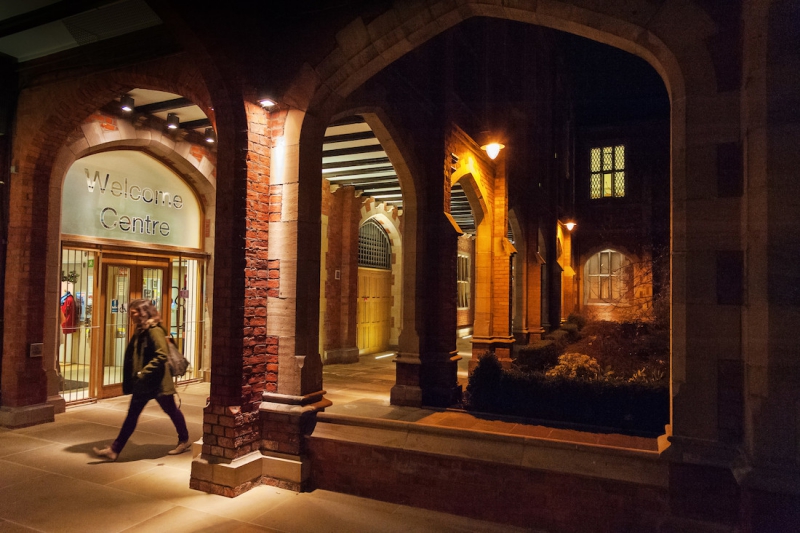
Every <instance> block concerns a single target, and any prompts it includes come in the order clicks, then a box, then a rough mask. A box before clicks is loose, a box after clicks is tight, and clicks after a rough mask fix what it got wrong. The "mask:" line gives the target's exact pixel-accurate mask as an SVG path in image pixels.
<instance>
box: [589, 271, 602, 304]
mask: <svg viewBox="0 0 800 533" xmlns="http://www.w3.org/2000/svg"><path fill="white" fill-rule="evenodd" d="M599 297H600V277H599V276H592V277H590V278H589V298H591V299H597V298H599Z"/></svg>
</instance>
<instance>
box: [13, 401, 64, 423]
mask: <svg viewBox="0 0 800 533" xmlns="http://www.w3.org/2000/svg"><path fill="white" fill-rule="evenodd" d="M55 420H56V416H55V409H54V407H53V406H52V405H50V404H46V403H39V404H36V405H26V406H24V407H5V406H4V407H0V427H6V428H24V427H26V426H35V425H37V424H44V423H46V422H55Z"/></svg>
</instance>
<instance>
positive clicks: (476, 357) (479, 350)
mask: <svg viewBox="0 0 800 533" xmlns="http://www.w3.org/2000/svg"><path fill="white" fill-rule="evenodd" d="M513 348H514V337H472V359H471V360H470V362H469V373H470V374H472V371H473V370H475V367H476V366H478V361H480V359H481V357H483V356H484V355H486V354H487V353H489V352H492V351H493V352H494V354H495V356H497V360H498V361H500V364H501V365H502V366H503V368H505V369H506V370H508V369H509V368H511V365H512V363H513V359H512V358H511V355H512V352H513Z"/></svg>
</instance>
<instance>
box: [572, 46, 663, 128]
mask: <svg viewBox="0 0 800 533" xmlns="http://www.w3.org/2000/svg"><path fill="white" fill-rule="evenodd" d="M564 44H565V47H564V48H565V52H566V54H567V65H568V68H569V69H570V72H571V74H572V77H573V91H574V92H573V98H574V101H575V104H576V105H575V112H576V116H577V119H578V122H579V123H581V124H583V125H585V126H594V125H599V124H608V123H613V122H616V121H626V120H638V119H654V118H667V117H668V116H669V97H668V96H667V89H666V87H665V86H664V82H663V81H662V79H661V77H660V76H659V75H658V73H657V72H656V71H655V69H654V68H653V67H651V66H650V64H649V63H647V62H646V61H645V60H644V59H641V58H639V57H637V56H635V55H633V54H630V53H628V52H624V51H622V50H620V49H618V48H613V47H611V46H608V45H605V44H601V43H598V42H595V41H590V40H589V39H584V38H582V37H577V36H574V35H565V39H564Z"/></svg>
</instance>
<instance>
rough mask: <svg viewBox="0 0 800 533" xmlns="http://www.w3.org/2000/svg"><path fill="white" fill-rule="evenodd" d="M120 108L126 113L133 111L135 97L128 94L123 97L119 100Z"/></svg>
mask: <svg viewBox="0 0 800 533" xmlns="http://www.w3.org/2000/svg"><path fill="white" fill-rule="evenodd" d="M119 108H120V109H122V110H123V111H125V112H126V113H130V112H131V111H133V97H132V96H128V95H127V94H126V95H123V96H122V98H120V99H119Z"/></svg>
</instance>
